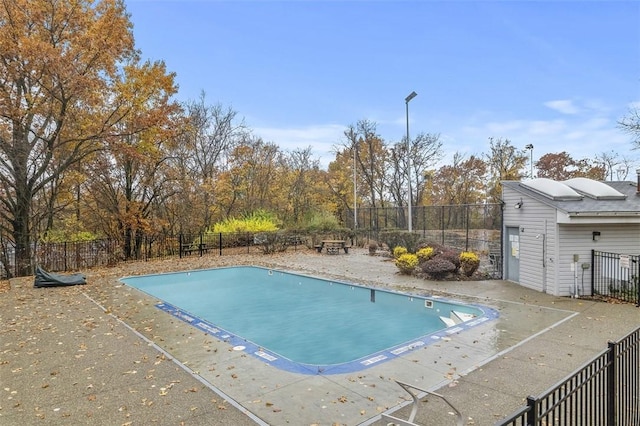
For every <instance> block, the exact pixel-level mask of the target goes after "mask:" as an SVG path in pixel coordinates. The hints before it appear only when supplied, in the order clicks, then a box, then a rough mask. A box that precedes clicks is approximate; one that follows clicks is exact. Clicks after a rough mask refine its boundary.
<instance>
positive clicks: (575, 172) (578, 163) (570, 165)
mask: <svg viewBox="0 0 640 426" xmlns="http://www.w3.org/2000/svg"><path fill="white" fill-rule="evenodd" d="M536 169H537V170H538V177H540V178H548V179H553V180H558V181H561V180H567V179H571V178H575V177H587V178H591V179H595V180H604V178H605V175H604V173H605V167H604V166H602V165H599V164H597V163H594V162H593V161H591V160H588V159H581V160H575V159H574V158H573V157H571V155H570V154H569V153H567V152H566V151H562V152H560V153H550V154H545V155H543V156H542V157H540V158H539V159H538V161H537V162H536Z"/></svg>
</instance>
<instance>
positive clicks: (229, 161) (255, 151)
mask: <svg viewBox="0 0 640 426" xmlns="http://www.w3.org/2000/svg"><path fill="white" fill-rule="evenodd" d="M281 155H282V153H281V151H280V148H279V147H278V146H277V145H276V144H274V143H271V142H264V141H263V140H262V139H261V138H257V137H254V136H250V135H247V136H246V137H245V138H244V139H243V140H242V141H240V142H239V143H238V144H237V145H236V146H234V148H233V149H232V150H231V152H230V153H229V155H228V156H227V157H226V158H225V162H224V164H223V165H222V167H223V168H222V173H221V174H220V176H219V179H218V180H217V181H216V186H215V191H216V193H217V194H218V196H217V198H216V206H217V208H218V209H219V211H220V212H221V213H222V218H223V219H226V218H228V217H233V216H244V215H247V214H249V213H251V212H253V211H255V210H257V209H264V210H267V211H271V212H277V210H278V209H277V206H278V205H279V203H280V202H281V200H282V198H283V197H284V195H283V194H282V192H281V191H279V189H280V188H279V187H278V182H279V181H280V179H279V178H280V176H281V168H280V166H281V164H282V162H281Z"/></svg>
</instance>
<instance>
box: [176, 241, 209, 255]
mask: <svg viewBox="0 0 640 426" xmlns="http://www.w3.org/2000/svg"><path fill="white" fill-rule="evenodd" d="M180 251H181V252H182V254H185V255H188V254H191V253H193V252H194V251H195V252H198V253H200V254H202V253H206V252H208V251H209V247H208V246H207V244H206V243H200V244H191V243H189V244H182V246H181V247H180Z"/></svg>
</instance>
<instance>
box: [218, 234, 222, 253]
mask: <svg viewBox="0 0 640 426" xmlns="http://www.w3.org/2000/svg"><path fill="white" fill-rule="evenodd" d="M218 250H219V251H220V256H222V232H218Z"/></svg>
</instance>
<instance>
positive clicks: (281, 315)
mask: <svg viewBox="0 0 640 426" xmlns="http://www.w3.org/2000/svg"><path fill="white" fill-rule="evenodd" d="M121 281H122V282H124V283H125V284H127V285H129V286H132V287H135V288H137V289H139V290H142V291H144V292H145V293H148V294H149V295H151V296H154V297H156V298H158V299H160V300H161V301H162V302H161V303H159V304H158V305H156V306H157V307H158V308H160V309H162V310H164V311H166V312H168V313H170V314H172V315H175V316H176V317H178V318H180V319H182V320H184V321H186V322H188V323H190V324H192V325H194V326H195V327H198V328H200V329H201V330H203V331H205V332H208V333H210V334H212V335H214V336H216V337H218V338H220V339H221V340H225V341H228V342H229V343H230V344H231V345H233V346H234V347H235V348H236V349H240V350H245V351H247V352H248V353H251V354H252V355H254V356H256V357H258V358H260V359H262V360H263V361H265V362H268V363H271V364H273V365H274V366H276V367H279V368H282V369H286V370H289V371H295V372H300V373H307V374H318V373H324V374H330V373H342V372H350V371H355V370H359V369H363V368H366V367H368V366H371V365H375V364H377V363H379V362H383V361H385V360H388V359H391V358H393V357H396V356H399V355H402V354H404V353H406V352H408V351H411V350H414V349H416V348H419V347H423V346H425V345H427V344H429V343H431V342H433V341H437V340H438V339H439V338H441V337H444V336H446V335H448V334H451V333H457V332H460V331H462V330H464V329H466V328H470V327H473V326H474V325H478V324H480V323H483V322H485V321H487V320H490V319H493V318H495V317H497V312H496V311H494V310H492V309H489V308H487V307H483V306H477V305H473V306H472V305H464V304H459V303H455V302H452V301H448V300H445V299H442V298H431V299H426V298H422V297H418V296H415V295H407V294H402V293H396V292H390V291H386V290H380V289H372V288H368V287H363V286H359V285H355V284H348V283H342V282H336V281H329V280H323V279H318V278H313V277H308V276H304V275H299V274H294V273H288V272H283V271H277V270H271V269H266V268H259V267H245V266H243V267H230V268H218V269H207V270H197V271H191V272H180V273H171V274H159V275H147V276H140V277H127V278H123V279H121Z"/></svg>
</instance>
